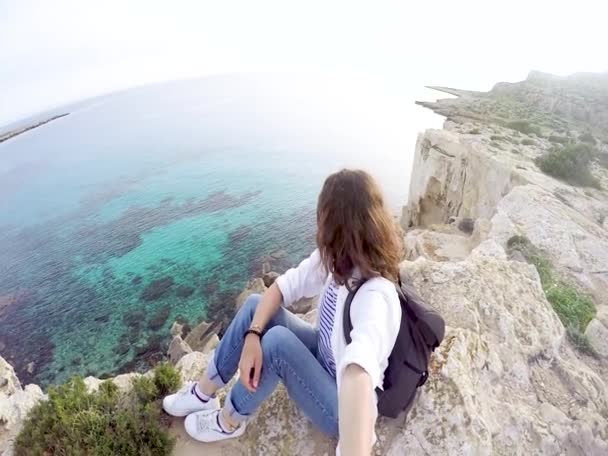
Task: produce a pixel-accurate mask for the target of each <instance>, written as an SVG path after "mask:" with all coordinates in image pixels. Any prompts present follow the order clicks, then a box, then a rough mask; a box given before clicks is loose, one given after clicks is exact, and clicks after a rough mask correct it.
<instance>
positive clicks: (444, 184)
mask: <svg viewBox="0 0 608 456" xmlns="http://www.w3.org/2000/svg"><path fill="white" fill-rule="evenodd" d="M413 167H414V170H415V172H413V173H412V177H411V180H410V190H409V197H408V198H409V199H408V205H407V207H406V208H405V209H404V215H403V219H402V226H403V227H404V228H409V227H426V226H429V225H432V224H435V223H447V222H448V221H449V219H450V217H460V218H473V219H476V218H478V217H483V218H486V219H490V217H491V216H492V215H493V212H494V209H495V208H496V205H497V204H498V202H499V201H500V200H501V199H502V197H503V196H504V195H505V194H506V193H508V191H509V190H510V189H511V188H513V187H515V186H516V185H520V184H523V183H526V182H527V179H526V178H525V177H524V176H523V175H522V174H521V173H518V172H515V171H514V167H513V165H512V163H507V162H502V161H499V160H497V159H495V158H494V157H493V156H492V155H490V154H488V153H487V148H486V147H485V146H484V147H481V145H479V144H475V143H469V142H467V141H465V140H464V139H463V137H461V136H460V135H458V134H456V133H452V132H449V131H445V130H427V131H426V132H424V133H423V134H420V135H419V136H418V141H417V143H416V152H415V155H414V165H413Z"/></svg>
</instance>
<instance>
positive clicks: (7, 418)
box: [0, 385, 46, 456]
mask: <svg viewBox="0 0 608 456" xmlns="http://www.w3.org/2000/svg"><path fill="white" fill-rule="evenodd" d="M45 397H46V396H45V395H44V393H43V392H42V390H41V389H40V387H39V386H37V385H27V386H26V387H25V388H23V389H21V388H20V389H19V390H16V391H14V392H13V393H12V394H6V393H5V392H0V454H2V455H3V456H4V455H11V454H12V445H13V441H14V439H15V437H16V436H17V434H18V433H19V431H20V430H21V426H22V425H23V420H24V419H25V417H26V416H27V413H28V412H29V411H30V409H31V408H32V407H33V406H34V405H36V404H37V403H38V402H39V401H41V400H43V399H45Z"/></svg>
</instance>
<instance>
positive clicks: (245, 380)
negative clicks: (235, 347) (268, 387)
mask: <svg viewBox="0 0 608 456" xmlns="http://www.w3.org/2000/svg"><path fill="white" fill-rule="evenodd" d="M239 370H240V372H241V374H240V380H241V383H242V384H243V386H244V387H245V388H247V390H248V391H250V392H252V393H253V392H255V390H256V389H257V387H258V382H259V381H260V373H261V372H262V344H261V343H260V338H259V337H258V336H257V335H255V334H247V336H246V337H245V345H243V351H242V353H241V360H240V361H239ZM252 372H253V374H252Z"/></svg>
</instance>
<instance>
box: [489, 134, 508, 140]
mask: <svg viewBox="0 0 608 456" xmlns="http://www.w3.org/2000/svg"><path fill="white" fill-rule="evenodd" d="M490 139H491V140H492V141H504V140H505V137H504V136H500V135H492V136H490Z"/></svg>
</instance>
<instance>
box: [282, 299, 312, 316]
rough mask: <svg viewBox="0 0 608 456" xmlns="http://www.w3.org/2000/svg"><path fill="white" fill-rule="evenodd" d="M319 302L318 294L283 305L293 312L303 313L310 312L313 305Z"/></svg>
mask: <svg viewBox="0 0 608 456" xmlns="http://www.w3.org/2000/svg"><path fill="white" fill-rule="evenodd" d="M318 302H319V297H318V296H313V297H312V298H302V299H299V300H298V301H296V302H294V303H292V304H291V305H289V306H285V308H286V309H288V310H290V311H291V312H293V313H295V314H305V313H307V312H310V310H311V309H312V308H313V307H316V305H317V303H318Z"/></svg>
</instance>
